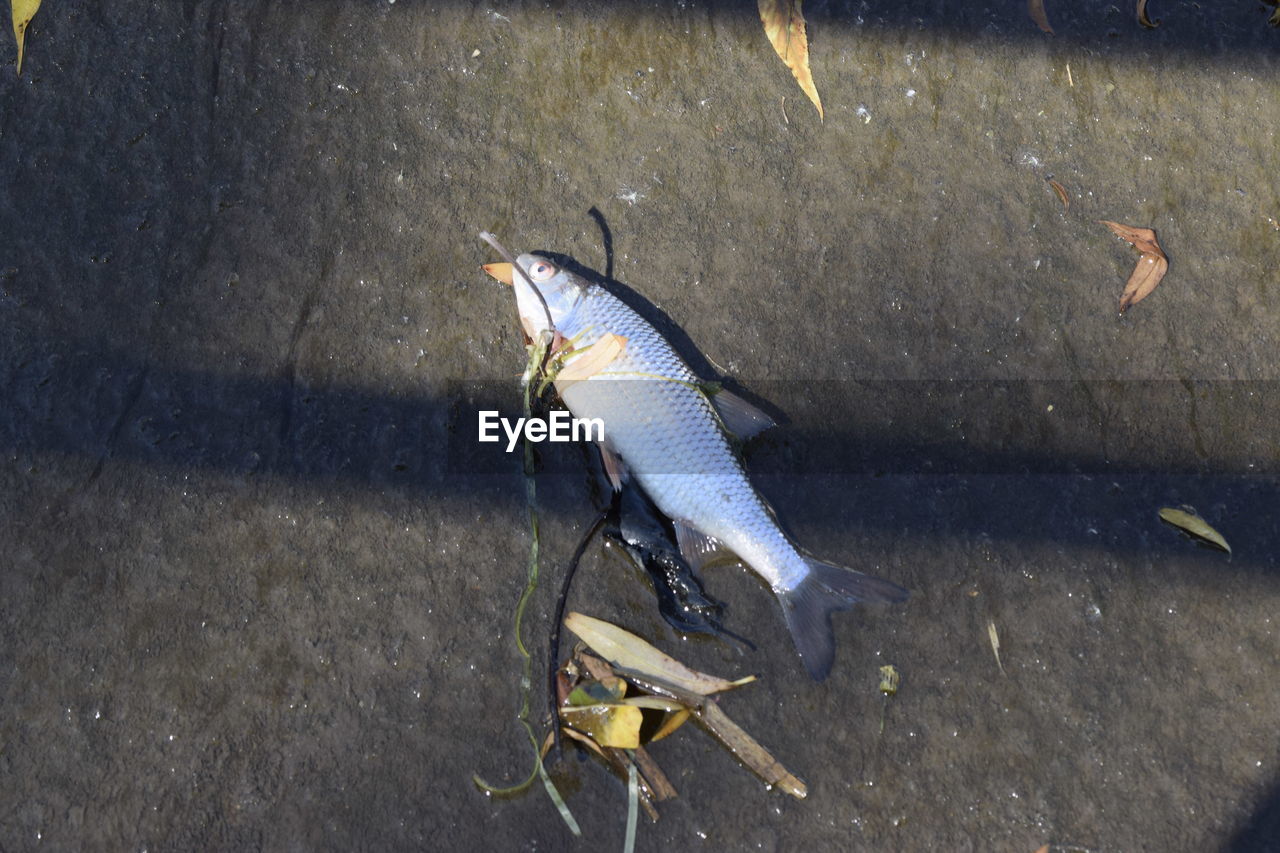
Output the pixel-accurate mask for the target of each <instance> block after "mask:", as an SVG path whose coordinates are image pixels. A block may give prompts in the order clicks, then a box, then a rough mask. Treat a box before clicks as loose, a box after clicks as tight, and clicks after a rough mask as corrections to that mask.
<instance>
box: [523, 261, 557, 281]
mask: <svg viewBox="0 0 1280 853" xmlns="http://www.w3.org/2000/svg"><path fill="white" fill-rule="evenodd" d="M555 274H556V265H555V264H553V263H551V262H550V261H541V260H539V261H534V262H533V263H532V264H531V265H530V266H529V277H530V278H532V279H533V280H534V281H546V280H547V279H549V278H551V277H552V276H553V275H555Z"/></svg>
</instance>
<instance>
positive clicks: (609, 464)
mask: <svg viewBox="0 0 1280 853" xmlns="http://www.w3.org/2000/svg"><path fill="white" fill-rule="evenodd" d="M599 446H600V459H601V461H603V462H604V475H605V476H606V477H608V478H609V484H610V485H611V486H613V490H614V491H615V492H620V491H622V484H623V483H625V482H626V481H627V466H626V465H625V464H624V463H623V461H622V457H620V456H619V455H618V454H617V453H615V452H614V450H613V448H611V447H610V446H609V445H608V444H606V443H604V442H601V443H600V445H599Z"/></svg>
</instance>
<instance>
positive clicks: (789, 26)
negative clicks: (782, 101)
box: [759, 0, 823, 119]
mask: <svg viewBox="0 0 1280 853" xmlns="http://www.w3.org/2000/svg"><path fill="white" fill-rule="evenodd" d="M802 2H803V0H759V6H760V20H761V22H762V23H763V24H764V34H765V36H767V37H768V39H769V43H770V44H771V45H773V49H774V50H775V51H777V53H778V56H780V57H781V58H782V61H783V63H784V64H785V65H786V66H787V67H788V68H790V69H791V73H792V74H793V75H795V78H796V82H797V83H799V84H800V88H801V89H802V90H803V91H804V93H805V94H806V95H808V96H809V100H811V101H813V105H814V106H815V107H817V108H818V118H819V119H821V118H822V117H823V115H822V99H821V98H819V97H818V89H817V87H816V86H814V85H813V74H812V73H811V72H810V71H809V37H808V35H807V34H806V33H805V27H804V15H802V14H801V12H800V6H801V4H802Z"/></svg>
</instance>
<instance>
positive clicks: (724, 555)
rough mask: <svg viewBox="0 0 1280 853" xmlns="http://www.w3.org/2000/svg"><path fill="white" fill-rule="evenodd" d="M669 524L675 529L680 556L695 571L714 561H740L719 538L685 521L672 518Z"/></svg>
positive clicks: (712, 563)
mask: <svg viewBox="0 0 1280 853" xmlns="http://www.w3.org/2000/svg"><path fill="white" fill-rule="evenodd" d="M671 526H672V527H674V528H675V531H676V545H678V546H679V548H680V556H681V557H684V561H685V562H686V563H688V564H689V565H690V566H692V567H693V570H694V571H695V572H699V571H702V569H703V567H705V566H710V565H714V564H716V563H736V562H740V559H739V557H738V555H737V554H735V553H733V552H732V551H730V550H729V549H728V548H727V547H725V544H724V543H723V542H721V541H720V540H719V539H716V538H714V537H712V536H708V535H707V534H705V533H703V532H702V531H701V530H699V529H698V528H696V527H694V526H693V525H692V524H690V523H689V522H687V521H683V520H681V519H678V518H676V519H672V520H671Z"/></svg>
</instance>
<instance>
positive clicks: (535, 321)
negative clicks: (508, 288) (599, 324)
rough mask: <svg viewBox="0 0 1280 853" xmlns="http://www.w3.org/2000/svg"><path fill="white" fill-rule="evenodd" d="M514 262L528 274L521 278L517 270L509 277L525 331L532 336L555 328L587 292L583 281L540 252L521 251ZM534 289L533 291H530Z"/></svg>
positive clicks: (534, 336)
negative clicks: (524, 252)
mask: <svg viewBox="0 0 1280 853" xmlns="http://www.w3.org/2000/svg"><path fill="white" fill-rule="evenodd" d="M516 263H517V264H519V265H520V269H522V270H524V273H525V275H527V276H528V277H529V278H528V280H525V276H524V275H520V274H519V273H516V274H515V275H513V276H512V277H511V284H512V286H513V287H514V288H515V291H516V308H517V310H519V312H520V322H521V324H522V325H523V326H524V330H525V332H526V333H528V335H529V337H531V338H535V339H536V338H537V337H538V336H539V335H540V334H542V332H544V331H552V332H554V331H556V329H557V328H559V327H560V326H561V324H562V323H563V322H564V319H565V318H566V317H568V316H569V315H570V314H572V313H573V311H574V309H576V308H577V307H578V303H580V302H581V301H582V300H583V298H584V297H585V296H586V295H587V283H586V282H585V281H583V280H582V279H581V278H580V277H579V276H576V275H574V274H573V273H571V272H569V271H568V270H567V269H564V268H563V267H561V266H559V265H558V264H556V263H554V262H552V261H551V260H550V259H548V258H544V257H543V256H542V255H535V254H524V255H521V256H520V257H518V258H516ZM530 282H532V283H533V288H530V286H529V283H530ZM534 288H536V290H537V293H534V292H533V289H534ZM539 295H541V299H539V298H538V297H539ZM544 303H545V305H546V307H545V308H544V307H543V305H544ZM548 321H549V322H550V325H549V326H548V325H547V324H548Z"/></svg>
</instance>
